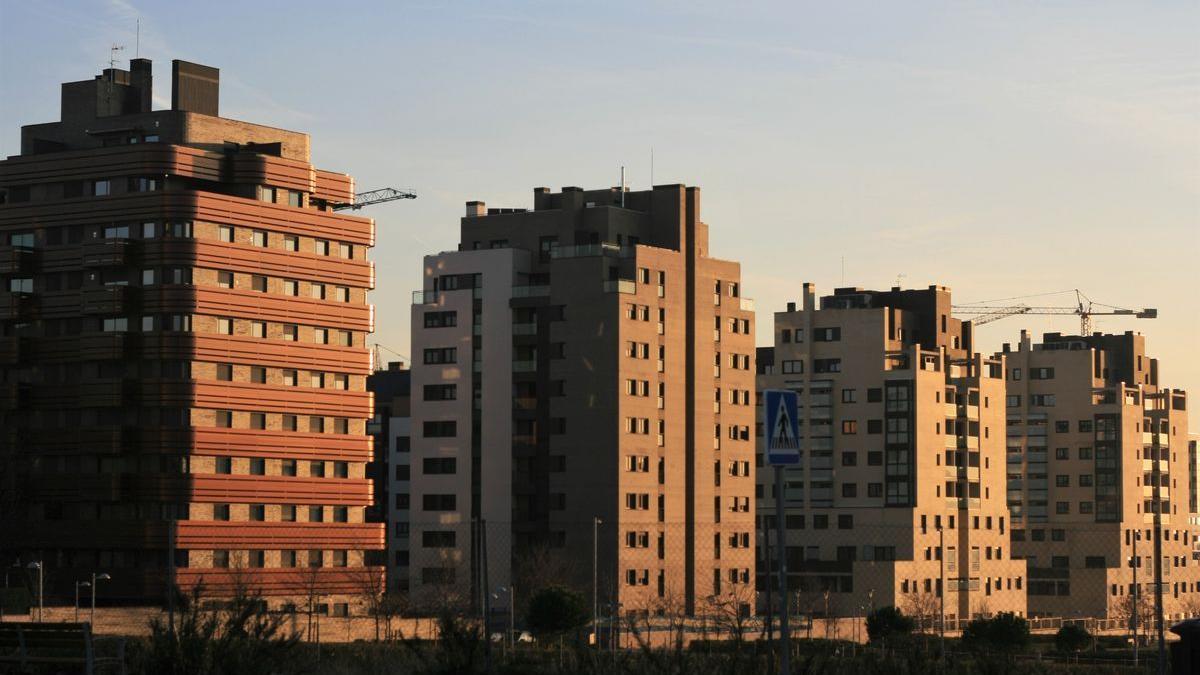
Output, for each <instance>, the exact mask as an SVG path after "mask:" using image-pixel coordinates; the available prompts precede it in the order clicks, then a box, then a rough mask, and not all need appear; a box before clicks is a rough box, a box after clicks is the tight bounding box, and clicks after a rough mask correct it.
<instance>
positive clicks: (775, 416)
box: [763, 389, 800, 466]
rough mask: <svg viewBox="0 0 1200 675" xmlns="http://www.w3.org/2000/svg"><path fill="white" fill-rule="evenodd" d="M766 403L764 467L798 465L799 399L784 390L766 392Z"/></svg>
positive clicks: (794, 393) (791, 392)
mask: <svg viewBox="0 0 1200 675" xmlns="http://www.w3.org/2000/svg"><path fill="white" fill-rule="evenodd" d="M763 394H764V395H765V396H766V400H765V401H764V402H763V405H765V406H766V424H765V425H764V427H763V433H764V434H765V435H766V437H767V444H766V449H767V463H768V464H771V465H773V466H780V465H788V464H799V463H800V423H799V420H798V419H797V415H798V411H797V408H798V407H799V396H797V394H796V392H794V391H790V390H787V389H768V390H766V391H764V392H763Z"/></svg>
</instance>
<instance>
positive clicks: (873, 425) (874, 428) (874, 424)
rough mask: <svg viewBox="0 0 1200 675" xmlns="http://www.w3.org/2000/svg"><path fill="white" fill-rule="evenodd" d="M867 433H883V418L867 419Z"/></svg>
mask: <svg viewBox="0 0 1200 675" xmlns="http://www.w3.org/2000/svg"><path fill="white" fill-rule="evenodd" d="M867 433H868V434H882V433H883V420H867Z"/></svg>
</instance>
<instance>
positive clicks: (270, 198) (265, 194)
mask: <svg viewBox="0 0 1200 675" xmlns="http://www.w3.org/2000/svg"><path fill="white" fill-rule="evenodd" d="M258 199H259V201H263V202H267V203H268V204H274V203H275V188H273V187H269V186H266V185H260V186H259V187H258Z"/></svg>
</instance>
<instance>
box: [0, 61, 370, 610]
mask: <svg viewBox="0 0 1200 675" xmlns="http://www.w3.org/2000/svg"><path fill="white" fill-rule="evenodd" d="M171 84H172V92H171V108H170V109H168V110H152V109H151V100H152V95H151V64H150V61H149V60H147V59H135V60H133V61H132V62H131V64H130V70H128V71H126V70H121V69H116V68H112V69H108V70H105V71H104V73H103V74H102V75H100V76H97V77H96V78H95V79H90V80H84V81H80V82H69V83H66V84H64V85H63V86H62V119H61V120H60V121H58V122H51V123H47V124H35V125H30V126H26V127H23V128H22V130H21V154H20V155H17V156H14V157H9V158H8V159H6V160H4V161H3V162H0V200H2V203H0V234H2V239H0V275H3V283H4V288H3V292H0V382H2V386H3V390H2V391H0V429H2V433H0V472H2V473H0V564H3V565H5V566H7V565H11V564H13V561H14V559H19V560H20V561H21V562H22V563H26V562H29V561H42V562H43V563H44V565H45V569H46V581H47V584H48V593H54V592H59V593H63V594H66V593H69V592H70V591H69V589H70V586H71V584H72V583H73V582H74V581H75V580H77V579H81V578H84V577H85V576H86V575H87V574H90V573H91V572H94V571H102V572H108V573H109V574H111V576H112V581H111V582H108V584H107V586H106V591H105V594H106V595H108V596H109V597H113V596H117V597H119V598H122V599H125V600H128V601H138V600H141V601H146V600H151V601H158V600H161V599H163V598H164V597H165V588H164V586H163V584H164V583H165V582H166V581H168V580H169V579H171V578H172V576H173V578H174V580H175V581H176V583H177V584H178V585H179V586H180V587H183V588H185V589H186V588H190V587H191V586H192V585H193V584H195V583H196V582H198V581H201V580H203V582H204V584H205V586H206V588H207V592H208V593H210V594H222V593H227V592H229V591H230V590H232V589H233V587H234V586H235V585H238V584H242V583H245V584H248V585H251V586H253V587H257V588H260V589H262V590H263V591H264V593H266V594H267V595H268V596H272V602H273V603H276V602H284V600H283V599H279V600H276V599H275V596H290V597H291V599H292V600H295V599H296V597H297V596H306V595H307V596H310V597H311V595H312V594H314V593H315V594H320V595H321V596H322V602H324V603H329V604H331V605H332V606H333V608H334V611H336V612H343V611H348V609H349V608H348V605H349V604H351V602H352V599H351V596H353V595H357V594H358V593H359V592H360V588H361V584H362V583H363V582H362V579H361V578H360V577H361V576H362V575H363V574H364V570H365V569H368V568H369V566H370V565H371V564H372V563H374V562H375V561H373V560H372V559H371V556H370V555H369V554H371V553H372V552H375V551H378V550H380V549H382V547H383V526H382V525H381V524H373V523H367V522H364V511H365V509H366V508H367V506H368V505H369V504H370V503H371V483H370V482H369V481H368V480H367V479H366V477H365V476H364V469H365V467H366V464H367V461H368V460H369V459H370V457H371V441H370V438H369V437H368V436H367V435H366V433H365V429H364V425H365V421H366V418H368V417H369V416H370V415H371V397H370V394H368V393H367V392H366V391H365V390H364V380H365V378H366V375H367V374H368V372H370V354H369V353H368V351H367V349H366V347H365V339H366V337H367V335H368V333H370V332H371V330H372V325H373V313H372V308H371V306H370V305H368V304H367V301H366V293H367V290H368V289H369V288H371V287H372V285H373V283H374V271H373V268H372V266H371V263H370V262H368V260H367V250H368V249H369V248H370V247H371V246H372V245H373V243H374V240H375V228H374V223H373V222H372V221H371V220H370V219H368V218H361V217H354V216H346V215H340V214H338V213H334V212H333V209H334V207H335V205H337V204H340V203H344V202H348V201H352V200H353V192H354V189H353V185H354V184H353V181H352V179H351V178H350V177H349V176H347V175H345V174H340V173H332V172H329V171H322V170H319V169H316V168H314V167H313V166H312V164H311V163H310V160H309V138H308V136H307V135H306V134H302V133H298V132H294V131H284V130H282V129H276V128H273V127H268V126H263V125H259V124H251V123H247V122H241V121H238V120H233V119H228V118H224V117H221V116H220V115H219V114H218V100H219V72H218V71H217V69H215V68H210V67H207V66H201V65H196V64H191V63H186V62H183V61H175V62H174V63H173V64H172V73H171ZM372 569H381V568H372Z"/></svg>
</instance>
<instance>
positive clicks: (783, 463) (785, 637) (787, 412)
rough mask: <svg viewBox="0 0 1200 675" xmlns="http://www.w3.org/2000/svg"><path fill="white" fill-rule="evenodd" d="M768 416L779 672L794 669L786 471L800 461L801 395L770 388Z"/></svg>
mask: <svg viewBox="0 0 1200 675" xmlns="http://www.w3.org/2000/svg"><path fill="white" fill-rule="evenodd" d="M763 395H764V396H765V397H766V400H765V401H764V402H763V404H764V410H765V413H766V419H765V420H764V425H763V431H764V433H765V434H766V437H767V438H766V444H765V448H766V452H767V463H769V464H770V465H771V466H773V467H775V549H776V550H777V551H778V555H779V571H778V575H779V606H780V611H779V619H780V620H779V672H781V673H783V674H784V675H790V673H791V654H792V644H791V630H790V628H791V626H790V625H789V624H790V623H791V622H790V619H789V618H788V583H787V546H786V542H785V541H784V538H785V533H786V531H787V528H785V527H784V514H783V471H784V468H785V467H787V466H795V465H797V464H799V463H800V423H799V421H798V420H797V415H798V412H799V411H798V408H799V396H798V395H797V394H796V392H794V391H790V390H787V389H768V390H766V391H764V392H763Z"/></svg>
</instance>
